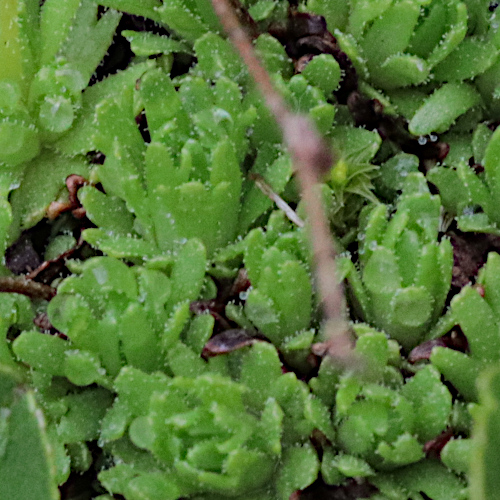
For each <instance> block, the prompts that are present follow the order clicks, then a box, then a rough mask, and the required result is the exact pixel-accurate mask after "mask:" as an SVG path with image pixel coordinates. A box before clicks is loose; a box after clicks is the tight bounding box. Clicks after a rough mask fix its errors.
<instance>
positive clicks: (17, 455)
mask: <svg viewBox="0 0 500 500" xmlns="http://www.w3.org/2000/svg"><path fill="white" fill-rule="evenodd" d="M0 370H1V373H0V390H1V392H0V394H1V395H2V399H1V400H0V443H1V446H0V480H1V482H2V491H1V492H0V498H2V499H5V500H7V499H12V500H21V499H24V498H28V497H29V498H33V499H36V500H57V499H58V498H59V492H58V489H57V477H56V466H55V457H54V454H53V450H52V448H51V446H50V444H49V437H48V436H47V428H46V422H45V418H44V416H43V413H42V412H41V410H40V408H39V407H38V405H37V404H36V400H35V395H34V393H33V391H31V390H30V391H26V390H24V389H21V390H19V389H16V386H17V384H18V380H16V378H15V377H13V376H12V374H11V373H9V371H8V370H7V369H6V367H5V366H4V365H0Z"/></svg>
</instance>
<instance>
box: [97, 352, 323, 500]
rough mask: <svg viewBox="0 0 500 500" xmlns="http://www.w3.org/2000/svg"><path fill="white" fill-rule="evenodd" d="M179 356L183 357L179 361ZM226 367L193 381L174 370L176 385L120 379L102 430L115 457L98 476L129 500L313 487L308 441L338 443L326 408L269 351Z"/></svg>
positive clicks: (149, 378)
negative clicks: (314, 434) (316, 434)
mask: <svg viewBox="0 0 500 500" xmlns="http://www.w3.org/2000/svg"><path fill="white" fill-rule="evenodd" d="M181 345H182V344H181ZM183 349H187V350H189V348H188V347H186V346H184V347H183ZM190 352H191V355H195V353H194V352H193V351H190ZM182 355H183V354H182V353H181V351H180V350H177V352H176V353H175V354H173V357H176V356H182ZM234 357H236V358H237V359H238V369H237V370H236V372H233V369H231V366H234V364H233V363H232V362H231V358H234ZM223 361H224V363H222V364H221V363H208V364H205V363H201V364H200V365H199V367H198V369H197V370H195V372H192V373H191V374H190V375H186V374H185V371H181V372H179V371H178V370H176V369H174V375H175V376H174V377H173V378H170V377H167V376H164V375H161V376H160V374H151V375H147V374H145V373H144V372H141V371H139V370H137V369H135V368H132V367H125V368H123V369H122V370H121V372H120V374H119V375H118V377H117V378H116V380H115V390H116V392H117V398H116V400H115V404H114V406H113V407H112V409H110V410H109V412H108V414H107V415H106V417H105V418H104V421H103V428H102V436H103V438H104V439H106V440H107V441H108V445H107V446H108V447H109V450H110V451H111V453H113V455H115V456H116V457H117V458H119V463H117V465H116V466H115V467H113V468H110V469H108V470H106V471H103V472H101V474H100V479H101V481H102V482H103V484H104V485H105V486H106V487H107V488H108V489H109V490H110V491H111V492H113V493H121V494H124V495H125V496H126V497H127V498H132V499H135V498H151V499H153V498H157V497H156V496H155V495H156V494H161V495H162V496H161V498H172V499H176V498H178V497H179V496H185V495H193V494H202V493H213V494H217V495H219V497H220V498H226V497H238V498H240V497H241V498H248V497H249V495H251V493H252V491H254V490H257V491H259V490H262V489H263V490H264V491H269V490H271V491H274V493H273V495H275V496H276V498H280V499H284V500H285V499H287V498H289V496H290V494H291V493H292V492H293V491H295V490H296V489H297V488H303V487H305V486H307V485H309V484H310V483H311V482H313V481H314V480H315V478H316V476H317V474H318V470H319V462H318V459H317V456H316V454H315V452H314V451H313V449H312V448H311V446H310V445H309V444H308V443H307V437H308V436H309V434H310V433H311V431H312V430H313V429H314V428H317V429H320V430H321V432H323V433H325V435H327V436H328V437H329V438H332V437H333V429H332V425H331V422H330V419H329V415H328V412H327V409H326V407H324V406H323V405H322V404H321V403H320V402H319V401H318V400H316V399H313V398H312V397H311V395H310V394H309V393H308V391H307V389H306V386H305V384H304V383H303V382H300V381H298V380H297V378H296V377H295V376H293V375H292V374H285V375H283V374H282V372H281V363H280V361H279V358H278V356H277V352H276V350H275V349H274V348H273V347H272V346H271V345H269V344H267V343H257V344H255V345H254V346H253V347H251V348H250V349H249V350H246V351H245V352H243V353H234V354H231V355H229V356H228V359H227V363H226V362H225V361H226V360H223ZM173 365H175V362H174V363H172V366H173ZM179 366H181V365H179ZM221 369H223V371H224V375H225V376H224V375H222V374H221V372H220V371H221ZM264 380H265V383H264ZM118 423H119V428H118V427H117V424H118ZM127 429H128V432H126V430H127ZM125 432H126V433H125ZM124 448H126V449H128V450H129V451H128V452H127V454H125V455H124V454H123V449H124ZM141 450H143V451H141ZM146 452H147V454H146ZM127 455H128V456H127ZM140 457H142V458H140ZM148 457H151V458H148ZM153 457H154V462H153ZM153 463H154V464H155V465H154V466H153V469H151V464H153ZM276 467H277V468H278V472H277V473H276V472H275V468H276ZM273 483H274V486H272V485H273ZM158 488H160V489H158ZM160 492H161V493H160ZM168 492H169V493H168ZM165 495H169V496H165Z"/></svg>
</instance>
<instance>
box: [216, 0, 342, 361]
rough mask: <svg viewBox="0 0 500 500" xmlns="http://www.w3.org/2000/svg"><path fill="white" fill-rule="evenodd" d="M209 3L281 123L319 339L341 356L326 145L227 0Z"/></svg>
mask: <svg viewBox="0 0 500 500" xmlns="http://www.w3.org/2000/svg"><path fill="white" fill-rule="evenodd" d="M212 4H213V6H214V9H215V12H216V13H217V15H218V17H219V19H220V21H221V23H222V25H223V26H224V29H225V30H226V32H227V34H228V36H229V39H230V40H231V42H232V43H233V45H234V47H235V48H236V49H237V50H238V52H239V54H240V56H241V58H242V59H243V61H244V63H245V64H246V66H247V68H248V71H249V73H250V75H251V76H252V78H253V79H254V80H255V83H256V84H257V86H258V87H259V89H260V91H261V93H262V95H263V96H264V99H265V102H266V105H267V107H268V108H269V109H270V111H271V112H272V113H273V115H274V117H275V119H276V121H277V122H278V124H279V125H280V127H281V129H282V132H283V137H284V140H285V143H286V145H287V147H288V149H289V151H290V154H291V156H292V160H293V163H294V167H295V170H296V172H297V176H298V179H299V182H300V186H301V190H302V198H303V200H304V203H305V207H306V211H307V214H308V218H309V225H310V233H311V241H312V247H313V254H314V260H315V264H316V281H317V287H318V291H319V294H320V297H321V302H322V306H323V311H324V314H325V317H326V320H327V321H326V332H327V339H328V340H327V342H326V343H325V344H323V348H324V349H323V350H324V351H325V352H328V353H329V354H331V355H332V356H335V357H337V358H346V357H347V356H348V355H349V353H350V352H351V339H350V335H349V328H348V323H347V307H346V302H345V297H344V292H343V288H342V285H341V284H339V283H338V279H337V276H336V266H335V256H336V251H335V247H334V244H333V240H332V237H331V234H330V229H329V224H328V220H327V218H326V216H325V214H324V212H323V207H322V204H321V197H320V196H318V191H317V189H316V186H317V185H318V184H319V183H320V180H321V175H322V174H324V173H325V172H326V171H328V170H329V169H330V168H331V165H332V163H333V158H332V154H331V151H330V148H329V147H328V146H327V145H326V143H325V142H324V140H323V139H322V138H321V137H320V135H319V134H318V133H317V131H316V129H315V127H314V125H313V124H312V123H311V121H310V120H309V119H308V118H307V117H305V116H303V115H299V114H296V113H293V112H292V111H290V110H289V108H288V107H287V105H286V103H285V102H284V100H283V98H282V96H281V95H280V94H279V93H278V92H277V91H276V89H275V88H274V86H273V83H272V81H271V78H270V76H269V73H268V72H267V71H266V69H265V68H264V67H263V66H262V64H261V63H260V61H259V60H258V58H257V56H256V55H255V51H254V49H253V47H252V43H251V41H250V39H249V38H248V36H247V35H246V33H245V31H244V30H243V29H242V27H241V25H240V23H239V21H238V19H237V17H236V15H235V14H234V11H233V9H232V8H231V6H230V4H229V3H228V1H227V0H212Z"/></svg>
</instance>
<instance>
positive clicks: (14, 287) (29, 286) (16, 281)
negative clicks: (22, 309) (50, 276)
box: [0, 276, 57, 300]
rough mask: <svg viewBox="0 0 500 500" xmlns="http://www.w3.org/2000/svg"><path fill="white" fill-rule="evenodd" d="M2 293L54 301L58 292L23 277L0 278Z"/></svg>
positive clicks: (0, 290)
mask: <svg viewBox="0 0 500 500" xmlns="http://www.w3.org/2000/svg"><path fill="white" fill-rule="evenodd" d="M0 292H10V293H20V294H22V295H26V296H27V297H30V298H31V299H44V300H50V299H52V298H53V297H54V296H55V295H56V293H57V291H56V289H55V288H53V287H51V286H49V285H44V284H43V283H38V282H36V281H33V280H30V279H26V278H25V277H24V276H22V277H16V278H13V277H10V276H3V277H1V278H0Z"/></svg>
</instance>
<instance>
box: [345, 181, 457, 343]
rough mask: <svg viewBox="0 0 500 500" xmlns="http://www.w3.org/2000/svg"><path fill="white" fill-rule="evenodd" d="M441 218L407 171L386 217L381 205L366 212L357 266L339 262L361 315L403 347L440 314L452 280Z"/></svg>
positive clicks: (434, 199) (435, 203)
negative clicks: (395, 204)
mask: <svg viewBox="0 0 500 500" xmlns="http://www.w3.org/2000/svg"><path fill="white" fill-rule="evenodd" d="M439 218H440V200H439V197H437V196H434V195H431V194H430V192H429V190H428V188H427V184H426V182H425V179H424V177H423V176H422V175H421V174H415V173H412V174H409V175H408V176H407V178H406V181H405V184H404V187H403V192H402V194H401V196H400V198H399V199H398V203H397V208H396V211H395V212H394V214H393V215H392V217H391V218H390V220H388V207H387V206H385V205H376V206H374V207H372V208H371V209H370V211H369V212H368V213H366V214H365V223H364V229H363V230H362V232H361V233H360V235H361V236H360V238H359V239H360V250H359V265H360V270H359V271H358V270H357V268H356V267H355V265H354V264H353V263H352V261H351V260H350V259H349V258H348V257H345V258H343V259H342V261H341V267H342V269H343V273H344V275H345V276H346V277H347V279H348V282H349V284H350V287H351V290H352V293H353V294H354V296H355V299H356V303H357V304H358V305H359V314H360V315H361V316H362V318H363V319H365V320H366V321H368V322H369V323H371V324H373V325H374V326H376V327H377V328H381V329H383V330H385V331H386V332H387V333H388V334H389V335H390V336H391V337H392V338H394V339H396V340H397V341H398V342H399V343H401V345H402V346H403V347H405V348H407V349H410V348H412V347H414V346H415V345H417V344H418V343H419V341H420V340H421V339H422V337H423V335H424V334H425V332H426V331H427V329H428V328H429V327H430V326H431V325H433V324H434V323H435V322H436V320H437V319H438V318H439V316H440V315H441V312H442V309H443V307H444V303H445V299H446V296H447V294H448V290H449V287H450V283H451V270H452V265H453V255H452V248H451V244H450V242H449V241H448V240H447V239H443V240H442V241H441V242H440V243H438V242H437V237H438V231H439V223H440V222H439Z"/></svg>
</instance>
